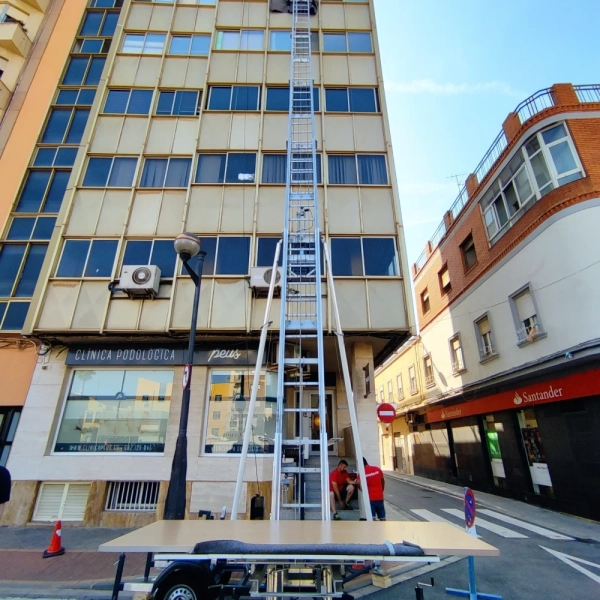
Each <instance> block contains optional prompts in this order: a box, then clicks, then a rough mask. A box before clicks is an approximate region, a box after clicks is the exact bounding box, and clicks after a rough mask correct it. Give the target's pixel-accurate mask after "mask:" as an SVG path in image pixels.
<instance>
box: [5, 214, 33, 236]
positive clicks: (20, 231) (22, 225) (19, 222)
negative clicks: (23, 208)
mask: <svg viewBox="0 0 600 600" xmlns="http://www.w3.org/2000/svg"><path fill="white" fill-rule="evenodd" d="M34 225H35V217H26V218H20V219H19V218H17V219H13V222H12V223H11V224H10V229H9V230H8V235H7V236H6V239H9V240H28V239H29V238H30V237H31V234H32V232H33V227H34Z"/></svg>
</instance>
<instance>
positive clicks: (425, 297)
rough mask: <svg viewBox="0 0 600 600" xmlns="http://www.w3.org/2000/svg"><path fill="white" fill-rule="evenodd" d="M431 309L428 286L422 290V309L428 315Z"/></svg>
mask: <svg viewBox="0 0 600 600" xmlns="http://www.w3.org/2000/svg"><path fill="white" fill-rule="evenodd" d="M430 310H431V304H430V302H429V291H428V290H427V288H425V290H424V291H423V292H421V311H422V313H423V314H424V315H426V314H427V313H428V312H429V311H430Z"/></svg>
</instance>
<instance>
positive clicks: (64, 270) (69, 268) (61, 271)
mask: <svg viewBox="0 0 600 600" xmlns="http://www.w3.org/2000/svg"><path fill="white" fill-rule="evenodd" d="M89 248H90V240H67V241H66V242H65V246H64V249H63V253H62V256H61V259H60V264H59V265H58V270H57V271H56V276H57V277H81V275H82V274H83V267H84V266H85V261H86V258H87V255H88V250H89Z"/></svg>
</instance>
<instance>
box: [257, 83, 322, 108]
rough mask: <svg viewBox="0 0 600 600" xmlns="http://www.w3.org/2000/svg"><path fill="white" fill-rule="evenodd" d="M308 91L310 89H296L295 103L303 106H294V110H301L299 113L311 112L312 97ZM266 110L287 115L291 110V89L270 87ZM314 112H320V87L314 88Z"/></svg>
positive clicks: (267, 94) (267, 93)
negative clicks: (303, 111) (310, 102)
mask: <svg viewBox="0 0 600 600" xmlns="http://www.w3.org/2000/svg"><path fill="white" fill-rule="evenodd" d="M308 91H309V88H296V98H295V100H294V103H296V102H299V103H301V104H302V106H300V107H296V106H294V109H296V108H298V109H299V110H298V112H302V110H305V111H307V112H308V111H310V106H309V101H310V96H309V94H308ZM265 110H268V111H277V112H286V113H287V112H288V111H289V110H290V88H289V87H268V88H267V92H266V102H265ZM313 110H315V111H319V110H320V105H319V88H318V87H313Z"/></svg>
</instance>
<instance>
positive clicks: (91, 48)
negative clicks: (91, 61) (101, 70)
mask: <svg viewBox="0 0 600 600" xmlns="http://www.w3.org/2000/svg"><path fill="white" fill-rule="evenodd" d="M111 41H112V40H95V39H93V38H88V39H86V38H83V39H78V40H77V41H76V42H75V46H74V47H73V54H108V51H109V50H110V45H111Z"/></svg>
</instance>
